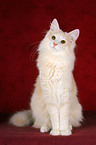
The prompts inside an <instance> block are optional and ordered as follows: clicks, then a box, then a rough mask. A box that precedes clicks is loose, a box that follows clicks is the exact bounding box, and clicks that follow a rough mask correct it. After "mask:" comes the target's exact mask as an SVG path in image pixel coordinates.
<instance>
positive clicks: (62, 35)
mask: <svg viewBox="0 0 96 145" xmlns="http://www.w3.org/2000/svg"><path fill="white" fill-rule="evenodd" d="M51 35H55V36H57V37H59V38H60V37H62V38H65V37H66V36H67V33H66V32H63V31H62V30H59V31H56V32H52V33H51Z"/></svg>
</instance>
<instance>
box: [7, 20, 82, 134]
mask: <svg viewBox="0 0 96 145" xmlns="http://www.w3.org/2000/svg"><path fill="white" fill-rule="evenodd" d="M78 36H79V29H75V30H73V31H71V32H69V33H67V32H63V31H62V30H61V29H60V28H59V24H58V22H57V20H56V19H54V20H53V21H52V23H51V26H50V30H49V31H48V32H47V34H46V36H45V38H44V39H43V40H42V41H41V43H40V45H39V47H38V53H39V55H38V59H37V67H38V69H39V76H38V77H37V80H36V84H35V89H34V93H33V95H32V98H31V103H30V106H31V110H28V111H21V112H17V113H16V114H14V115H13V116H12V117H11V118H10V123H12V124H13V125H16V126H26V125H29V124H30V122H32V120H33V121H34V125H33V127H36V128H40V131H41V132H48V131H49V130H50V129H52V130H51V131H50V134H51V135H71V134H72V132H71V131H72V127H73V126H74V127H75V126H80V122H81V121H82V119H83V115H82V107H81V105H80V103H79V101H78V98H77V87H76V83H75V80H74V77H73V73H72V71H73V69H74V62H75V55H74V48H75V46H76V43H75V42H76V40H77V38H78Z"/></svg>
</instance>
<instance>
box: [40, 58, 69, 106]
mask: <svg viewBox="0 0 96 145" xmlns="http://www.w3.org/2000/svg"><path fill="white" fill-rule="evenodd" d="M54 60H55V59H54ZM38 67H39V72H40V73H39V76H40V83H41V88H42V90H43V91H44V94H45V96H46V98H47V100H48V101H49V102H53V101H54V102H55V103H56V104H57V103H58V104H60V100H62V96H63V95H62V94H63V93H64V88H66V86H67V87H69V86H70V85H71V83H70V81H71V77H72V73H71V71H70V64H68V63H66V62H63V61H60V60H58V61H54V62H53V61H52V60H51V58H50V59H49V60H46V59H45V61H42V59H41V61H40V60H39V63H38Z"/></svg>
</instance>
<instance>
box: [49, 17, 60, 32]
mask: <svg viewBox="0 0 96 145" xmlns="http://www.w3.org/2000/svg"><path fill="white" fill-rule="evenodd" d="M59 29H60V28H59V23H58V21H57V19H54V20H53V21H52V23H51V25H50V30H51V31H58V30H59Z"/></svg>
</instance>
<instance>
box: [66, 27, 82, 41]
mask: <svg viewBox="0 0 96 145" xmlns="http://www.w3.org/2000/svg"><path fill="white" fill-rule="evenodd" d="M68 34H69V36H70V37H71V39H72V40H73V41H76V40H77V39H78V37H79V34H80V30H79V29H75V30H73V31H71V32H69V33H68Z"/></svg>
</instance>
